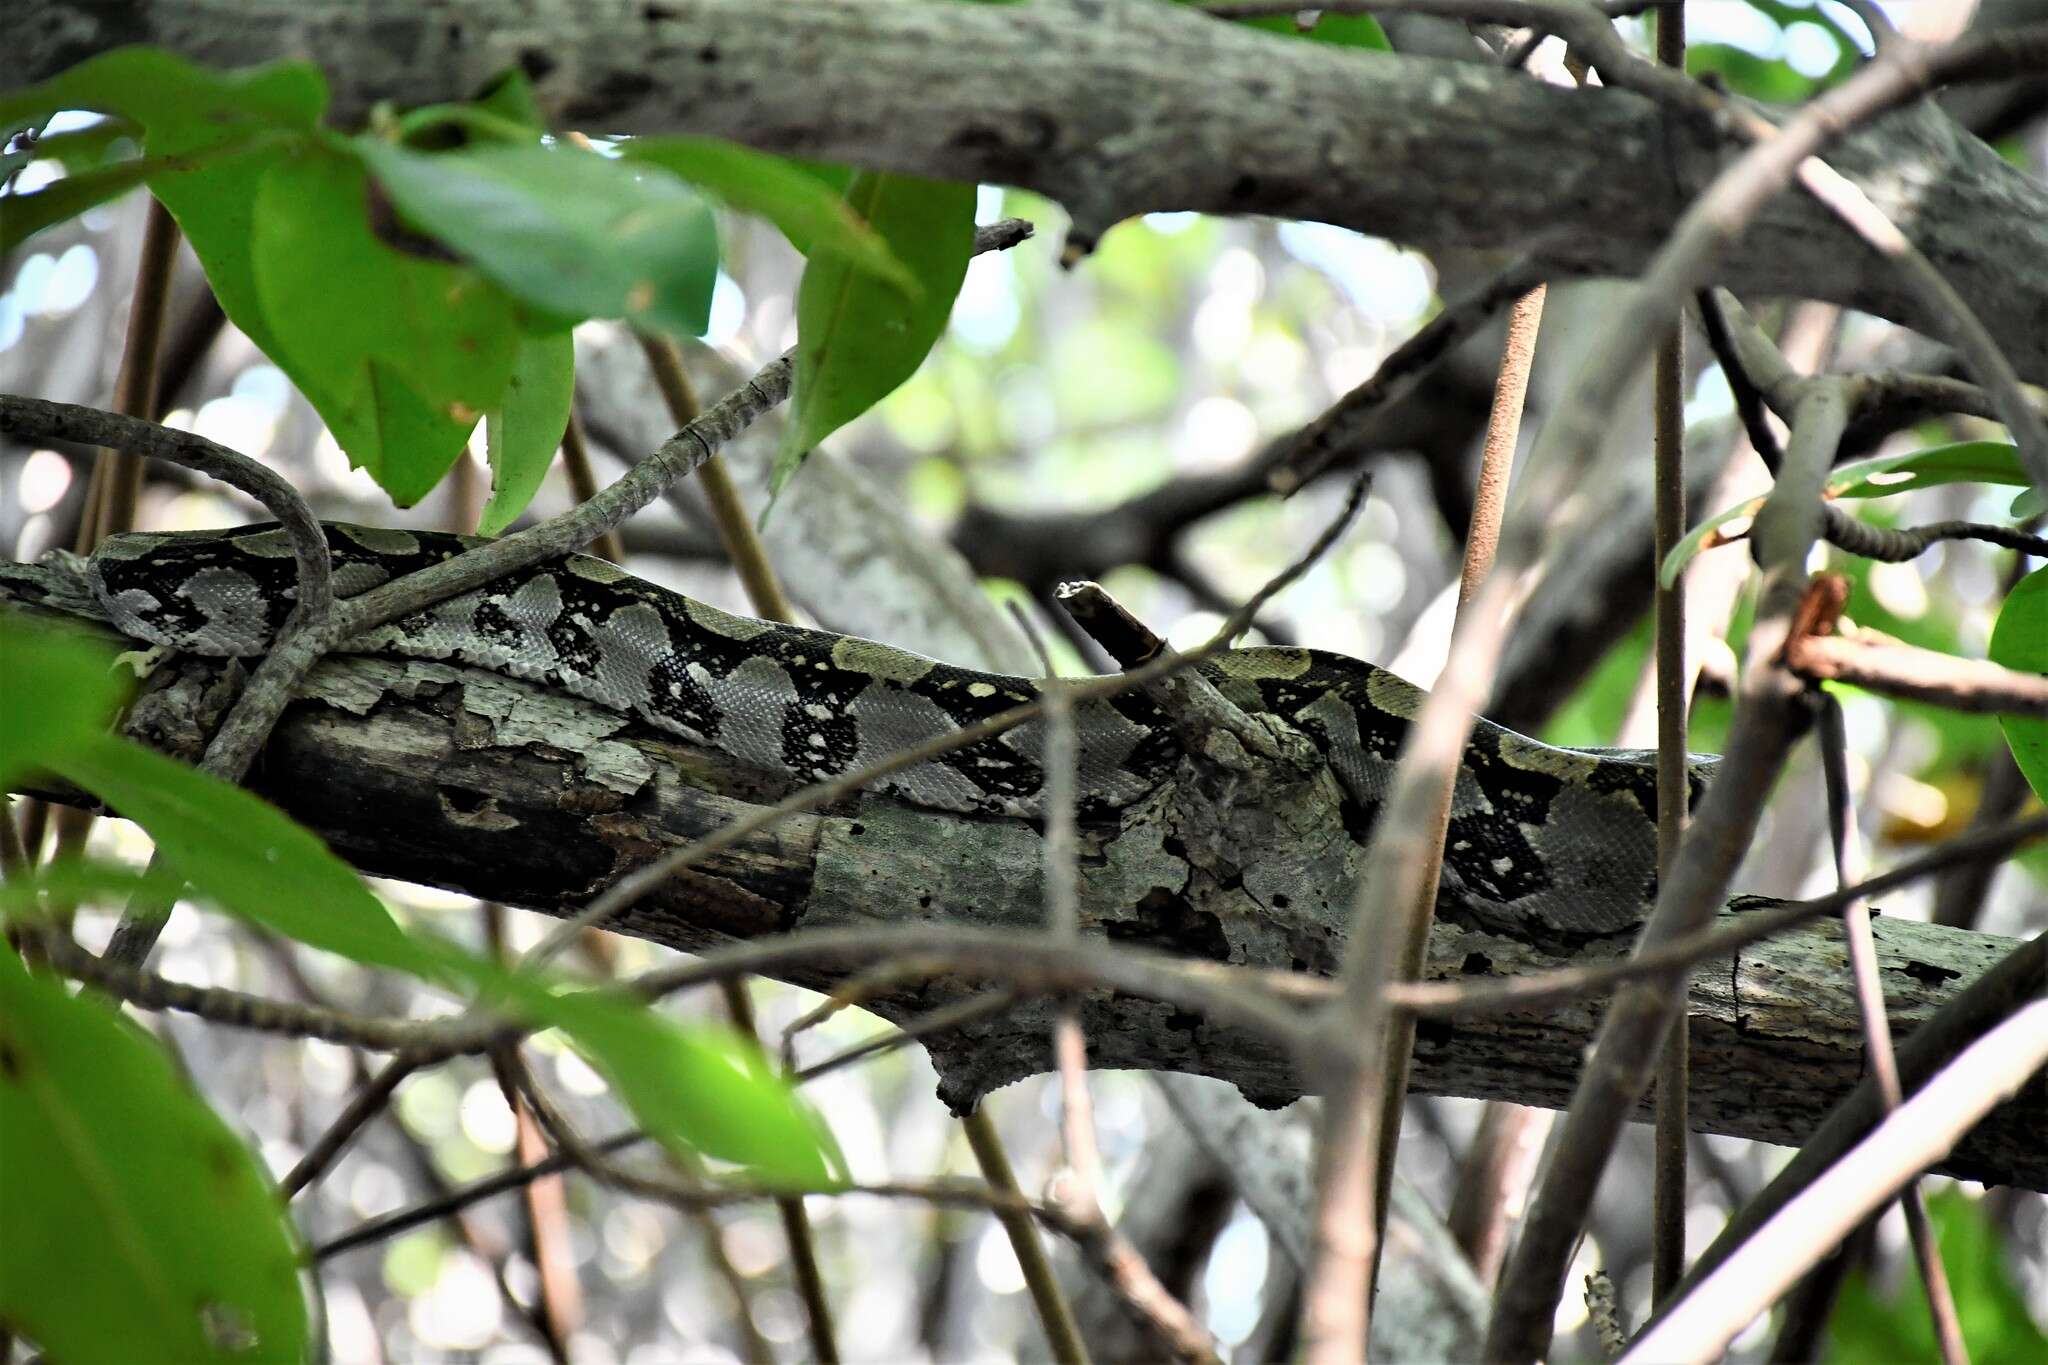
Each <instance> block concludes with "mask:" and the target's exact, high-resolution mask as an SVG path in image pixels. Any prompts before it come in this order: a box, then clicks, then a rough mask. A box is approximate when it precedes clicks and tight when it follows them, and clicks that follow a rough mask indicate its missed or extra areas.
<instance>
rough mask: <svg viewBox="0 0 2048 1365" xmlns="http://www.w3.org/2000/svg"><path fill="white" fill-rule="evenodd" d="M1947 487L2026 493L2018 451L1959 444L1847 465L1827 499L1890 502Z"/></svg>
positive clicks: (2005, 445)
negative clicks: (1998, 486)
mask: <svg viewBox="0 0 2048 1365" xmlns="http://www.w3.org/2000/svg"><path fill="white" fill-rule="evenodd" d="M1943 483H2002V484H2010V485H2012V486H2013V487H2016V488H2025V487H2026V486H2027V483H2028V479H2027V471H2026V470H2025V469H2023V468H2021V467H2020V455H2019V447H2018V446H2015V445H2014V444H2013V443H2012V442H2010V441H1960V442H1958V443H1956V444H1955V445H1946V446H1929V447H1928V448H1927V449H1925V450H1913V451H1908V452H1906V453H1905V454H1903V455H1881V456H1879V457H1878V458H1876V459H1873V460H1857V461H1855V462H1854V463H1851V464H1845V465H1843V466H1842V467H1841V468H1840V469H1837V470H1835V471H1834V472H1833V473H1832V474H1830V475H1829V476H1828V484H1827V486H1828V496H1829V497H1834V498H1888V497H1890V496H1892V495H1893V494H1894V493H1910V492H1913V491H1914V490H1915V489H1920V488H1932V487H1934V486H1935V485H1936V484H1943Z"/></svg>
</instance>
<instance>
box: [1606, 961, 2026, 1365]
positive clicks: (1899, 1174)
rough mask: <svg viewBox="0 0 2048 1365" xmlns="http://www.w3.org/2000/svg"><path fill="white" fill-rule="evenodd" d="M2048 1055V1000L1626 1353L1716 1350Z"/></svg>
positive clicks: (1926, 1092)
mask: <svg viewBox="0 0 2048 1365" xmlns="http://www.w3.org/2000/svg"><path fill="white" fill-rule="evenodd" d="M2044 1063H2048V1001H2037V1002H2036V1003H2034V1004H2031V1005H2027V1006H2025V1007H2023V1008H2021V1009H2019V1010H2017V1011H2015V1012H2014V1013H2013V1015H2012V1017H2010V1018H2009V1019H2007V1020H2006V1021H2005V1022H2004V1023H2002V1024H1999V1025H1998V1026H1997V1027H1996V1028H1993V1029H1990V1030H1989V1031H1987V1032H1986V1033H1985V1034H1984V1036H1983V1037H1982V1038H1980V1039H1978V1040H1977V1041H1976V1042H1974V1043H1973V1044H1971V1045H1970V1046H1969V1047H1968V1048H1966V1049H1964V1050H1963V1051H1962V1052H1961V1053H1959V1054H1958V1055H1957V1056H1956V1058H1955V1059H1954V1060H1953V1061H1951V1062H1950V1063H1948V1064H1947V1065H1946V1066H1944V1067H1943V1068H1942V1069H1941V1070H1940V1072H1939V1073H1938V1074H1937V1075H1935V1076H1934V1078H1933V1079H1931V1080H1930V1081H1929V1082H1928V1083H1927V1084H1926V1085H1925V1086H1923V1087H1922V1088H1921V1089H1920V1090H1919V1091H1918V1092H1916V1093H1915V1094H1914V1096H1913V1097H1912V1098H1911V1099H1910V1100H1908V1101H1907V1102H1906V1103H1905V1104H1904V1105H1902V1106H1901V1107H1900V1108H1899V1109H1897V1110H1896V1111H1894V1112H1893V1113H1892V1114H1891V1115H1890V1116H1888V1117H1887V1118H1885V1119H1884V1120H1883V1121H1882V1122H1881V1123H1879V1124H1878V1125H1877V1127H1876V1128H1875V1129H1873V1130H1872V1131H1871V1133H1870V1135H1869V1136H1868V1137H1866V1138H1864V1139H1863V1140H1862V1141H1861V1142H1859V1143H1857V1144H1856V1146H1855V1147H1854V1148H1853V1149H1851V1150H1850V1151H1848V1152H1846V1153H1844V1154H1843V1156H1842V1158H1841V1159H1840V1160H1839V1161H1836V1162H1835V1163H1834V1164H1833V1165H1832V1166H1831V1167H1830V1168H1829V1169H1828V1171H1827V1173H1826V1174H1825V1175H1823V1176H1821V1177H1820V1178H1819V1179H1818V1180H1815V1181H1814V1182H1813V1183H1812V1184H1811V1185H1809V1186H1808V1187H1807V1188H1806V1189H1805V1190H1804V1191H1802V1192H1801V1193H1800V1194H1799V1195H1798V1196H1797V1197H1796V1198H1794V1199H1792V1200H1791V1201H1789V1202H1788V1203H1787V1204H1786V1205H1785V1206H1784V1207H1783V1208H1782V1209H1780V1210H1779V1211H1778V1213H1777V1214H1776V1215H1774V1216H1773V1217H1771V1218H1770V1219H1769V1220H1767V1221H1766V1222H1765V1223H1764V1224H1763V1226H1761V1227H1760V1228H1758V1229H1757V1231H1756V1235H1755V1236H1753V1237H1751V1238H1749V1239H1748V1240H1747V1241H1746V1242H1744V1243H1743V1245H1742V1248H1741V1250H1739V1251H1737V1252H1736V1253H1735V1254H1734V1255H1732V1256H1730V1257H1729V1258H1728V1259H1727V1260H1726V1261H1724V1262H1723V1263H1722V1264H1720V1265H1719V1266H1717V1267H1716V1268H1715V1269H1714V1270H1713V1271H1712V1272H1711V1273H1709V1274H1708V1275H1706V1276H1705V1277H1703V1278H1702V1279H1701V1280H1700V1281H1699V1283H1698V1284H1697V1285H1695V1286H1694V1287H1693V1288H1692V1289H1691V1291H1690V1292H1688V1293H1687V1294H1686V1295H1685V1297H1683V1298H1682V1299H1680V1300H1678V1302H1676V1303H1675V1304H1673V1305H1672V1307H1671V1310H1670V1311H1669V1312H1667V1313H1665V1314H1664V1315H1663V1316H1662V1317H1661V1318H1659V1319H1658V1321H1657V1322H1656V1323H1655V1324H1653V1325H1652V1326H1651V1327H1649V1328H1648V1329H1647V1330H1645V1331H1644V1332H1643V1333H1642V1334H1641V1335H1639V1336H1638V1337H1637V1338H1636V1339H1635V1341H1634V1343H1633V1344H1632V1345H1631V1347H1630V1349H1629V1352H1628V1354H1627V1355H1626V1356H1624V1357H1622V1359H1623V1361H1624V1362H1631V1361H1633V1362H1649V1361H1674V1360H1677V1361H1708V1360H1714V1359H1718V1358H1719V1357H1720V1355H1721V1353H1722V1352H1723V1351H1724V1350H1726V1349H1727V1346H1728V1343H1729V1342H1730V1341H1732V1340H1734V1338H1735V1336H1736V1334H1737V1333H1739V1332H1740V1331H1741V1330H1742V1329H1743V1328H1744V1327H1746V1326H1748V1325H1749V1323H1750V1322H1751V1321H1752V1320H1754V1319H1755V1318H1756V1316H1757V1315H1758V1314H1759V1313H1762V1312H1763V1311H1764V1310H1766V1309H1767V1308H1769V1307H1770V1305H1771V1304H1772V1303H1773V1302H1775V1301H1776V1300H1777V1298H1778V1296H1779V1295H1780V1294H1782V1293H1783V1292H1784V1290H1785V1289H1786V1287H1787V1286H1789V1285H1790V1284H1791V1283H1792V1282H1793V1280H1794V1279H1796V1278H1797V1277H1798V1276H1799V1275H1801V1274H1803V1273H1804V1272H1805V1271H1806V1270H1807V1269H1808V1268H1809V1267H1811V1266H1812V1265H1814V1264H1815V1263H1816V1262H1818V1261H1819V1260H1820V1258H1821V1257H1822V1256H1824V1255H1826V1254H1827V1251H1828V1249H1829V1248H1830V1247H1832V1246H1834V1245H1835V1244H1836V1243H1837V1242H1839V1241H1840V1240H1841V1239H1842V1237H1843V1236H1844V1235H1846V1234H1847V1233H1848V1231H1849V1230H1850V1229H1851V1228H1853V1227H1855V1226H1856V1224H1857V1223H1858V1222H1860V1221H1861V1220H1862V1219H1863V1218H1864V1217H1866V1216H1867V1215H1868V1214H1869V1213H1870V1212H1871V1211H1872V1210H1874V1209H1876V1208H1877V1207H1879V1206H1880V1205H1882V1204H1883V1203H1884V1202H1885V1201H1886V1200H1888V1199H1890V1198H1891V1197H1892V1196H1893V1194H1895V1193H1896V1192H1897V1191H1898V1190H1899V1189H1900V1188H1901V1187H1902V1186H1903V1185H1904V1184H1905V1183H1906V1182H1907V1181H1908V1180H1911V1179H1912V1178H1913V1177H1914V1176H1916V1175H1918V1174H1919V1173H1920V1172H1922V1171H1924V1170H1926V1169H1927V1168H1928V1167H1929V1166H1931V1165H1933V1164H1934V1163H1935V1162H1937V1161H1939V1160H1941V1158H1942V1157H1943V1156H1945V1155H1946V1154H1947V1153H1948V1151H1949V1150H1950V1148H1952V1147H1953V1146H1954V1145H1955V1143H1956V1142H1957V1140H1959V1139H1960V1138H1961V1137H1962V1136H1963V1135H1964V1134H1965V1133H1967V1132H1969V1130H1970V1129H1971V1128H1972V1127H1974V1126H1975V1125H1976V1123H1977V1122H1978V1120H1980V1119H1982V1118H1983V1117H1984V1115H1985V1114H1987V1113H1989V1112H1990V1111H1991V1110H1992V1109H1993V1108H1995V1107H1997V1106H1998V1105H1999V1104H2000V1103H2002V1102H2003V1101H2004V1100H2005V1099H2006V1098H2007V1097H2009V1096H2010V1095H2012V1094H2013V1093H2014V1092H2015V1091H2017V1090H2018V1089H2019V1088H2020V1086H2021V1085H2023V1084H2025V1083H2026V1081H2027V1080H2028V1079H2029V1078H2030V1077H2031V1076H2032V1075H2033V1074H2034V1073H2035V1072H2036V1071H2038V1070H2040V1069H2041V1067H2042V1066H2043V1064H2044Z"/></svg>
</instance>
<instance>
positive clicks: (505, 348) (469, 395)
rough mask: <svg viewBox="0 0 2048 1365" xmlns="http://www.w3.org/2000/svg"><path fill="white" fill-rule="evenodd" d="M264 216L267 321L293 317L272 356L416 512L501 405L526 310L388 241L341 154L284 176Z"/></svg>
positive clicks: (259, 254) (264, 201)
mask: <svg viewBox="0 0 2048 1365" xmlns="http://www.w3.org/2000/svg"><path fill="white" fill-rule="evenodd" d="M256 210H257V211H256V220H255V236H254V241H253V254H254V264H255V268H256V284H257V288H258V292H259V294H260V297H261V300H262V307H263V311H264V313H265V315H266V316H270V317H280V318H290V319H292V326H291V327H290V328H289V329H288V330H287V331H284V332H281V333H280V334H279V335H278V337H277V338H276V348H275V349H273V350H272V351H271V356H272V358H273V359H275V360H276V361H277V362H278V364H279V366H280V367H281V368H283V370H284V371H285V373H287V374H288V375H290V376H291V378H292V380H293V382H295V383H296V384H297V385H298V386H299V388H300V389H301V390H302V391H303V392H304V393H305V395H306V397H307V398H308V399H310V400H311V401H312V403H313V406H314V407H315V408H317V409H318V410H319V412H320V415H321V417H322V418H323V419H325V421H326V422H327V425H328V428H329V429H330V430H331V431H332V432H333V433H334V437H335V439H336V440H337V441H338V442H340V444H341V448H342V449H343V450H345V451H346V452H348V455H349V458H350V459H351V460H352V461H353V462H354V463H355V464H357V465H359V466H361V467H362V468H363V469H364V470H366V471H368V472H369V474H370V476H371V477H372V478H374V479H375V480H376V481H377V482H378V483H379V484H380V485H381V486H382V487H383V488H384V490H385V491H386V492H387V493H389V494H390V495H391V497H392V499H393V500H394V501H395V502H397V503H399V504H400V505H401V506H406V505H410V504H411V503H414V502H417V501H418V500H419V499H420V498H421V497H423V496H425V495H426V493H427V492H428V490H430V489H431V488H433V486H434V485H435V484H436V483H438V482H439V481H440V478H441V476H442V475H443V474H444V473H446V472H447V469H448V466H449V465H450V464H452V463H454V461H455V459H456V457H457V456H458V455H460V454H461V453H462V449H463V447H464V445H465V444H466V443H467V442H468V440H469V433H470V431H471V430H472V429H473V428H474V427H475V426H476V423H477V419H478V418H480V417H482V416H483V414H484V413H485V412H486V411H488V410H490V409H491V408H494V407H496V406H497V405H498V404H499V403H500V402H501V401H502V399H503V396H504V392H505V384H506V381H507V380H508V379H509V378H510V376H511V373H512V366H513V361H514V357H515V355H516V353H517V350H518V346H519V340H520V336H521V334H522V329H523V328H524V326H525V324H526V316H525V314H524V312H523V311H522V310H521V309H520V308H519V307H518V306H517V305H516V304H515V303H514V302H513V301H512V300H511V299H510V298H509V297H507V296H506V294H505V293H504V292H503V291H502V290H500V289H497V288H496V287H494V286H493V285H492V284H491V283H490V282H489V281H488V280H486V279H484V278H483V277H482V276H481V275H479V274H478V273H477V272H476V271H474V270H471V269H469V268H468V267H466V266H461V265H451V264H449V263H448V262H446V261H442V260H433V259H427V258H425V257H423V256H422V255H419V254H415V252H414V251H411V250H405V249H401V248H400V247H398V246H394V245H391V244H388V243H387V242H386V241H384V240H382V239H380V237H379V236H378V234H377V233H375V232H373V231H372V230H371V226H370V222H369V213H370V211H371V201H370V195H369V186H368V182H367V180H366V177H365V175H364V173H363V169H362V167H361V166H360V165H358V164H357V163H356V162H355V161H354V160H353V159H352V158H351V157H350V156H348V155H345V154H343V153H341V152H338V151H334V150H329V149H327V148H324V147H323V148H308V149H306V150H305V151H304V152H303V153H301V154H300V155H298V156H295V157H293V158H292V159H291V160H289V161H287V162H284V163H282V164H280V165H278V166H277V167H276V168H275V169H274V170H272V171H271V173H270V174H269V175H268V176H266V177H265V179H264V182H263V185H262V188H261V190H260V192H259V194H258V197H257V205H256ZM344 281H345V282H346V283H345V287H342V286H339V284H338V282H344Z"/></svg>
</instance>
